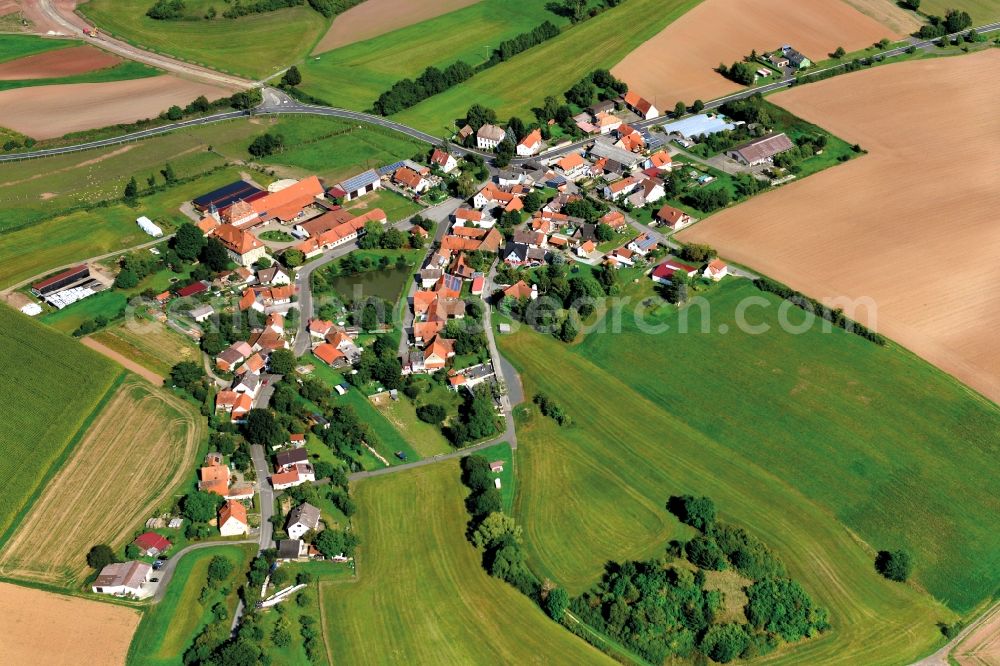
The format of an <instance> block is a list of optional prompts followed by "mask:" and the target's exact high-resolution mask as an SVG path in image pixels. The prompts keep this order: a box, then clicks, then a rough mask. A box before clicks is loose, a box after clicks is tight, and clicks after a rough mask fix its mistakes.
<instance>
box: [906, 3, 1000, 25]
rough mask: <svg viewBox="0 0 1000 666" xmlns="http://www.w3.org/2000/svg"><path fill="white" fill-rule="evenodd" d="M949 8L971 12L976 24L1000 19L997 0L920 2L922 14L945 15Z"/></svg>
mask: <svg viewBox="0 0 1000 666" xmlns="http://www.w3.org/2000/svg"><path fill="white" fill-rule="evenodd" d="M949 9H958V10H960V11H964V12H969V16H971V17H972V25H974V26H975V25H983V24H984V23H989V22H991V21H996V20H997V19H1000V4H997V2H996V0H923V2H921V3H920V12H921V13H922V14H934V15H937V16H944V15H945V12H947V11H948V10H949Z"/></svg>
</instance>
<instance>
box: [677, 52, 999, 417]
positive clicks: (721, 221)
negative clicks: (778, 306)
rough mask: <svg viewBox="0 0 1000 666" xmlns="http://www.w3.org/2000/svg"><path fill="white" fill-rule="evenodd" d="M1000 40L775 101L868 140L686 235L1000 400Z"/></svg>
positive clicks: (854, 76)
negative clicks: (851, 311) (844, 302)
mask: <svg viewBox="0 0 1000 666" xmlns="http://www.w3.org/2000/svg"><path fill="white" fill-rule="evenodd" d="M998 72H1000V52H998V51H996V50H991V51H984V52H981V53H978V54H974V55H968V56H960V57H952V58H937V59H933V60H920V61H912V62H905V63H899V64H893V65H886V66H884V67H878V68H876V69H871V70H867V71H863V72H857V73H854V74H847V75H844V76H839V77H837V78H834V79H830V80H827V81H822V82H820V83H813V84H809V85H806V86H802V87H799V88H794V89H792V90H790V91H787V92H782V93H779V94H777V95H775V96H773V97H771V98H770V99H771V100H772V101H774V102H775V103H776V104H778V105H780V106H783V107H785V108H786V109H788V110H789V111H791V112H792V113H795V114H796V115H799V116H801V117H803V118H805V119H807V120H809V121H810V122H813V123H816V124H817V125H820V126H821V127H824V128H826V129H828V130H830V131H831V132H833V133H834V134H836V135H837V136H840V137H841V138H844V139H846V140H847V141H850V142H852V143H853V142H859V143H860V144H861V145H862V146H863V147H864V148H865V149H867V150H868V151H870V153H869V154H868V155H865V156H863V157H861V158H859V159H856V160H852V161H850V162H848V163H846V164H842V165H839V166H836V167H834V168H832V169H830V170H828V171H824V172H822V173H820V174H817V175H814V176H811V177H809V178H808V179H806V180H803V181H800V182H797V183H791V184H790V185H787V186H784V187H781V188H779V189H777V190H775V191H773V192H768V193H767V194H764V195H762V196H760V197H757V198H755V199H752V200H750V201H748V202H747V203H744V204H741V205H739V206H737V207H734V208H731V209H729V210H726V211H723V212H722V213H720V214H718V215H713V216H712V217H710V218H708V219H706V220H705V221H703V222H701V223H699V224H697V225H695V226H694V227H692V228H690V229H689V230H686V231H684V232H683V233H681V234H680V237H681V238H682V239H683V240H685V241H697V242H704V243H709V244H711V245H713V246H715V247H717V248H718V250H719V252H720V253H721V254H723V255H724V256H726V257H728V258H729V259H732V260H735V261H738V262H740V263H744V264H747V265H748V266H751V267H752V268H754V269H757V270H760V271H762V272H763V273H765V274H767V275H770V276H771V277H773V278H776V279H778V280H780V281H782V282H785V283H787V284H789V285H791V286H792V287H794V288H796V289H799V290H800V291H803V292H805V293H806V294H809V295H811V296H813V297H816V298H819V299H821V300H822V299H826V298H832V297H839V296H846V297H848V298H852V299H861V298H866V297H868V298H871V299H873V301H874V303H875V306H876V309H875V310H873V311H872V312H871V313H865V312H864V311H863V310H862V311H861V312H859V313H858V315H857V318H858V319H859V320H861V321H862V322H865V323H869V325H876V326H877V328H878V330H879V331H880V332H882V333H884V334H885V335H887V336H889V337H890V338H892V339H893V340H895V341H896V342H898V343H900V344H902V345H903V346H904V347H907V348H908V349H909V350H911V351H913V352H915V353H916V354H918V355H919V356H921V357H923V358H924V359H926V360H927V361H929V362H931V363H933V364H934V365H936V366H938V367H939V368H941V369H943V370H944V371H946V372H948V373H950V374H952V375H954V376H955V377H957V378H958V379H960V380H961V381H963V382H965V383H966V384H968V385H969V386H971V387H973V388H974V389H976V390H978V391H980V392H981V393H983V394H985V395H986V396H987V397H989V398H990V399H992V400H994V401H1000V347H998V346H997V344H996V335H997V334H996V331H997V329H998V328H1000V291H998V290H997V289H995V287H996V285H997V284H1000V262H998V261H997V257H998V256H1000V218H998V217H997V211H998V210H1000V162H998V161H997V154H998V153H1000V119H998V116H997V115H996V113H995V111H996V108H997V107H998V105H1000V75H998Z"/></svg>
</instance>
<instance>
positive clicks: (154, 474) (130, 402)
mask: <svg viewBox="0 0 1000 666" xmlns="http://www.w3.org/2000/svg"><path fill="white" fill-rule="evenodd" d="M201 438H202V425H201V422H200V420H199V419H197V418H196V417H195V416H194V415H193V414H191V413H190V410H189V409H187V408H186V406H185V405H184V404H183V403H182V402H181V401H180V400H179V399H177V398H175V397H173V396H171V395H169V394H168V393H166V392H164V391H160V390H156V389H152V388H151V387H150V386H149V385H148V384H145V383H143V382H140V381H138V380H134V379H133V380H126V382H125V383H124V384H123V385H122V386H121V388H119V389H118V392H117V393H116V394H115V395H114V397H113V398H112V399H111V401H110V402H109V403H108V404H107V405H106V406H105V407H104V410H103V411H102V412H101V414H100V416H99V417H98V418H97V420H95V421H94V423H93V424H92V425H91V426H90V428H89V429H88V430H87V432H86V434H85V435H84V437H83V439H82V440H81V441H80V442H79V444H77V445H76V448H75V449H74V450H73V452H72V454H71V455H70V457H69V459H68V460H67V461H66V463H65V464H64V465H63V467H62V468H61V469H60V470H59V472H58V473H57V474H56V475H55V477H53V479H52V481H51V482H50V483H49V484H48V486H47V487H46V488H45V490H44V491H43V492H42V494H41V496H40V497H39V498H38V500H37V501H36V502H35V504H34V506H32V507H31V510H30V511H29V512H28V514H27V515H26V516H25V518H24V520H23V521H21V527H20V528H19V529H18V530H17V531H16V532H14V535H13V536H12V537H11V539H10V540H9V541H8V542H7V544H6V545H5V546H4V549H3V551H2V552H0V575H4V576H9V577H11V578H20V579H25V580H31V581H35V582H40V583H47V584H50V585H56V586H61V587H71V586H72V585H74V584H75V583H77V582H78V581H79V580H80V579H81V578H82V577H83V575H84V573H85V572H86V570H87V564H86V560H85V556H86V554H87V550H89V549H90V547H91V546H92V545H93V544H95V543H107V544H110V545H111V546H112V547H113V548H115V549H118V548H120V547H121V546H123V545H124V543H125V541H126V540H127V539H128V538H129V537H131V535H132V533H133V531H134V530H135V529H136V528H138V527H141V525H142V524H143V523H144V522H145V520H146V519H147V518H149V517H150V516H151V515H152V512H153V511H154V510H155V509H156V508H157V507H158V506H159V505H160V503H161V502H163V501H164V500H165V499H166V498H167V497H168V495H169V494H170V493H171V492H172V491H173V489H174V488H175V487H176V486H177V485H178V484H179V483H180V482H181V481H182V480H183V479H184V477H185V476H187V475H188V474H190V470H191V466H192V464H193V463H194V458H195V454H196V453H197V450H198V445H199V443H200V441H201ZM42 526H44V528H43V529H40V527H42Z"/></svg>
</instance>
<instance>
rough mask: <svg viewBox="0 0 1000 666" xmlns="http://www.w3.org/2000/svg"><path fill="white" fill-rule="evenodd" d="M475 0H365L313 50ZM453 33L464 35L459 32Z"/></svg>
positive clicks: (362, 37) (339, 19)
mask: <svg viewBox="0 0 1000 666" xmlns="http://www.w3.org/2000/svg"><path fill="white" fill-rule="evenodd" d="M476 2H478V0H422V1H419V0H366V1H365V2H362V3H361V4H360V5H355V6H354V7H351V8H350V9H348V10H347V11H346V12H344V13H343V14H340V15H339V16H337V18H335V19H334V20H333V23H332V24H331V25H330V29H329V30H327V32H326V34H325V35H323V39H321V40H319V44H317V45H316V48H315V49H313V53H326V52H327V51H332V50H333V49H336V48H339V47H341V46H347V45H348V44H353V43H354V42H360V41H363V40H365V39H371V38H372V37H378V36H379V35H384V34H385V33H387V32H392V31H393V30H399V29H400V28H405V27H406V26H408V25H413V24H414V23H420V22H421V21H426V20H427V19H432V18H434V17H435V16H440V15H441V14H447V13H448V12H453V11H455V10H456V9H461V8H463V7H468V6H469V5H473V4H475V3H476ZM454 37H455V38H456V39H461V36H459V35H455V36H454Z"/></svg>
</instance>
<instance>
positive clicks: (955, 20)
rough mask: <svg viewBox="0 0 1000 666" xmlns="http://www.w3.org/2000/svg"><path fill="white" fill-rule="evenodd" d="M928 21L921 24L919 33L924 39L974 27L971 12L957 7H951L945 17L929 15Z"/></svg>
mask: <svg viewBox="0 0 1000 666" xmlns="http://www.w3.org/2000/svg"><path fill="white" fill-rule="evenodd" d="M927 21H928V24H927V25H922V26H920V31H919V32H918V33H917V36H919V37H922V38H923V39H933V38H935V37H942V36H944V35H951V34H954V33H956V32H961V31H962V30H965V29H966V28H971V27H972V17H971V16H969V13H968V12H963V11H959V10H957V9H949V10H948V12H947V13H946V14H945V15H944V18H942V17H940V16H928V17H927Z"/></svg>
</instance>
